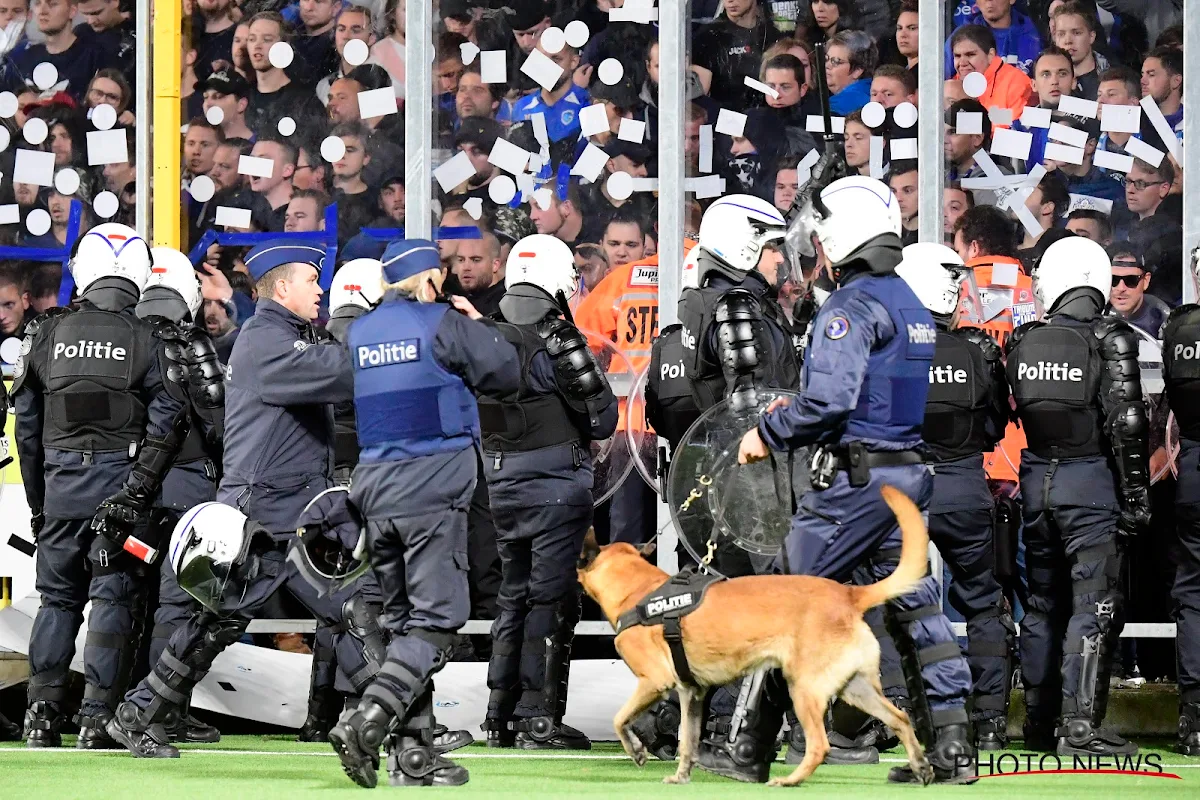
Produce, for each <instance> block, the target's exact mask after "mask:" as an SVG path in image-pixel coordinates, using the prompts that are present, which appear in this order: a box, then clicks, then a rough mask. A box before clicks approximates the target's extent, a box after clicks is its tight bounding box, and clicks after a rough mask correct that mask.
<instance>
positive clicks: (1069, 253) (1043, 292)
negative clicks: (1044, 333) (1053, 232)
mask: <svg viewBox="0 0 1200 800" xmlns="http://www.w3.org/2000/svg"><path fill="white" fill-rule="evenodd" d="M1080 287H1091V288H1093V289H1095V290H1096V291H1098V292H1099V293H1100V297H1101V298H1102V299H1103V300H1105V301H1107V299H1108V292H1109V290H1110V289H1111V288H1112V263H1111V262H1110V261H1109V258H1108V253H1107V252H1106V251H1105V249H1104V248H1103V247H1102V246H1101V245H1100V244H1098V243H1097V242H1093V241H1092V240H1091V239H1085V238H1083V237H1082V236H1068V237H1066V238H1065V239H1059V240H1058V241H1057V242H1055V243H1054V244H1052V245H1050V246H1049V247H1047V248H1046V252H1045V254H1044V255H1043V256H1042V260H1041V261H1040V262H1038V265H1037V269H1036V270H1034V273H1033V294H1034V297H1036V298H1037V301H1038V302H1039V303H1041V305H1042V308H1043V309H1044V310H1045V311H1047V312H1048V311H1050V310H1051V309H1052V308H1054V304H1055V303H1057V302H1058V300H1059V298H1060V297H1062V296H1063V295H1064V294H1066V293H1067V292H1068V291H1070V290H1071V289H1076V288H1080Z"/></svg>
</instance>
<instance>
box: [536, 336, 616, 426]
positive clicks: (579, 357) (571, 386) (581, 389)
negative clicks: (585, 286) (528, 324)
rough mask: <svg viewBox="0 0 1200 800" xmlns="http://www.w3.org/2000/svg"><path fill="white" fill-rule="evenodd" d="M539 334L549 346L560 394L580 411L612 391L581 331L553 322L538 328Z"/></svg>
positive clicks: (547, 349) (547, 347)
mask: <svg viewBox="0 0 1200 800" xmlns="http://www.w3.org/2000/svg"><path fill="white" fill-rule="evenodd" d="M537 333H538V336H540V337H541V338H542V339H543V340H544V341H545V342H546V352H547V353H548V354H549V356H550V361H551V362H552V363H553V364H554V379H555V382H556V383H557V384H558V388H559V391H561V392H562V394H563V396H564V397H565V398H566V399H567V401H568V402H569V403H571V404H572V405H573V406H575V405H576V404H579V405H580V407H579V408H578V409H577V410H583V407H585V406H586V405H587V404H588V403H590V402H592V401H595V400H597V399H598V398H600V397H602V396H603V395H604V394H605V393H606V392H609V391H610V390H609V387H608V379H607V378H605V377H604V372H603V371H602V370H601V369H600V365H599V364H597V363H596V359H595V357H594V356H593V355H592V351H591V350H590V349H588V343H587V338H586V337H585V336H584V335H583V334H582V333H580V332H579V329H578V328H576V327H575V326H574V325H572V324H570V323H568V322H564V321H562V320H550V321H549V322H545V323H542V324H540V325H538V327H537Z"/></svg>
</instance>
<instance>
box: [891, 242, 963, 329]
mask: <svg viewBox="0 0 1200 800" xmlns="http://www.w3.org/2000/svg"><path fill="white" fill-rule="evenodd" d="M966 272H967V270H966V265H965V264H964V263H963V260H962V259H961V258H960V257H959V255H958V253H955V252H954V251H953V250H951V249H950V248H949V247H947V246H946V245H944V244H934V243H933V242H919V243H917V244H910V245H909V246H908V247H905V248H904V258H903V260H902V261H901V262H900V263H899V264H898V265H897V266H896V274H897V275H899V276H900V277H901V278H903V279H904V282H905V283H907V284H908V287H909V288H910V289H912V290H913V294H915V295H916V296H917V299H918V300H920V301H921V305H923V306H925V308H927V309H929V313H930V314H933V315H934V317H944V318H946V319H949V317H950V316H951V315H952V314H953V313H954V309H955V307H957V306H958V302H959V286H960V283H961V282H962V280H963V277H964V275H965V274H966Z"/></svg>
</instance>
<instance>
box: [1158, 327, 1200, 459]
mask: <svg viewBox="0 0 1200 800" xmlns="http://www.w3.org/2000/svg"><path fill="white" fill-rule="evenodd" d="M1163 379H1164V381H1165V383H1166V390H1167V400H1168V402H1169V403H1170V405H1171V410H1172V411H1173V412H1175V419H1176V420H1177V421H1178V422H1179V433H1180V435H1181V436H1183V437H1184V438H1186V439H1191V440H1193V441H1196V440H1200V305H1194V304H1189V305H1186V306H1181V307H1180V308H1177V309H1175V311H1174V312H1173V313H1172V314H1171V318H1170V319H1169V320H1168V321H1167V326H1166V327H1165V328H1164V329H1163Z"/></svg>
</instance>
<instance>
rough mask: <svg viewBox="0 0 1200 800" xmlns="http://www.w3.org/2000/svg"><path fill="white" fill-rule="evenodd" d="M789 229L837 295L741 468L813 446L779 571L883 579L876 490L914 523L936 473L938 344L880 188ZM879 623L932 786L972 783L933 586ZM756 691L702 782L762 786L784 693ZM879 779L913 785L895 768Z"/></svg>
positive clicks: (952, 663) (719, 742) (886, 561)
mask: <svg viewBox="0 0 1200 800" xmlns="http://www.w3.org/2000/svg"><path fill="white" fill-rule="evenodd" d="M795 224H797V226H798V227H797V231H798V233H799V234H801V235H799V236H797V237H796V241H795V242H794V244H795V245H796V246H797V247H798V248H806V247H807V248H811V239H810V238H809V236H810V234H813V235H815V238H816V240H817V241H818V242H819V243H820V245H821V247H822V249H823V254H824V258H825V260H826V261H827V262H828V264H829V265H830V267H831V270H832V273H833V277H834V279H835V281H836V282H837V284H838V286H839V288H838V289H837V291H835V292H834V293H833V294H832V295H831V296H830V297H829V299H828V300H826V301H825V304H824V305H823V306H822V307H821V311H820V312H819V313H818V314H817V316H816V318H815V319H814V323H813V337H812V344H811V346H810V348H809V350H808V351H807V353H806V356H805V361H804V375H803V379H802V384H803V386H804V389H803V391H802V393H801V394H800V396H799V398H797V399H796V400H794V401H790V402H789V401H788V400H787V399H786V398H781V399H778V400H776V401H774V402H773V403H772V404H771V407H770V408H768V410H767V412H766V413H765V414H764V415H763V416H762V418H761V420H760V422H759V424H758V426H757V427H756V428H753V429H751V430H750V431H749V432H747V433H746V435H745V436H744V437H743V439H742V444H741V451H740V453H739V460H740V461H741V462H742V463H750V462H754V461H759V460H762V459H764V458H767V456H768V455H769V450H768V448H769V449H770V450H776V451H783V452H786V451H788V450H794V449H796V448H800V447H804V446H807V445H812V444H819V445H821V446H820V447H819V448H818V449H817V452H816V453H815V456H814V459H813V464H814V467H813V475H812V481H813V485H814V489H815V490H814V491H812V492H809V493H808V494H806V495H805V496H804V497H803V498H802V499H801V500H800V508H799V511H798V512H797V513H796V515H795V516H794V517H793V519H792V528H791V533H790V534H789V535H788V538H787V540H786V541H785V543H784V553H782V554H781V556H782V558H781V561H782V564H783V565H784V566H785V568H787V569H789V571H790V572H791V573H792V574H798V575H816V576H820V577H825V578H830V579H832V580H836V581H842V582H845V581H849V580H851V579H853V580H854V581H855V582H860V583H868V582H872V581H875V580H879V579H881V578H883V577H884V576H886V575H889V574H891V572H892V571H893V570H895V568H896V565H897V564H898V559H899V553H900V536H899V528H898V526H897V525H896V521H895V518H894V517H893V516H892V514H891V512H890V510H889V509H888V507H887V506H886V505H885V504H884V502H883V500H882V498H881V496H880V492H879V488H880V486H882V485H884V484H888V485H891V486H895V487H897V488H899V489H900V490H901V491H903V492H904V493H905V494H907V495H908V496H909V497H911V498H912V499H913V502H915V503H917V505H918V506H919V507H920V508H922V509H923V510H924V509H925V508H927V507H928V505H929V500H930V496H931V494H932V490H933V485H932V484H933V480H932V474H931V470H930V469H929V467H928V466H927V465H926V464H925V463H924V457H923V455H921V453H920V451H919V448H920V445H921V426H922V423H923V422H924V417H925V403H926V399H927V396H928V393H929V374H928V373H929V368H930V367H931V366H932V364H933V358H934V351H935V345H936V342H937V332H936V329H935V328H934V326H933V320H932V318H931V317H930V316H929V312H928V311H926V310H925V308H924V307H923V306H922V305H921V302H920V300H918V299H917V297H916V296H915V295H914V294H913V292H912V290H911V289H909V288H908V285H907V284H906V283H905V282H904V281H903V280H902V279H901V278H899V277H898V276H897V275H896V274H895V268H896V266H897V265H898V264H899V263H900V261H901V258H902V256H901V246H900V212H899V207H898V206H897V203H896V198H895V196H894V195H893V194H892V192H891V190H890V189H888V188H887V186H885V185H884V184H883V183H881V182H880V181H876V180H872V179H870V178H864V177H857V176H856V177H849V178H841V179H839V180H836V181H834V182H833V183H831V184H829V185H828V186H827V187H823V188H817V189H816V191H814V193H813V194H812V196H811V197H810V198H808V199H807V200H806V201H805V204H804V207H803V209H802V210H801V211H800V213H799V214H798V215H797V222H796V223H795ZM789 233H790V232H789ZM822 486H823V487H824V488H821V487H822ZM884 618H885V621H886V623H887V627H888V632H889V633H890V634H891V636H892V638H893V639H894V640H895V642H896V646H897V649H898V650H899V651H900V657H901V666H902V668H903V670H904V676H905V683H906V685H907V687H908V691H909V697H910V699H911V702H912V704H913V714H912V716H913V718H914V723H915V727H916V729H917V732H918V735H919V736H920V738H921V739H922V743H923V744H924V746H925V748H926V752H927V754H928V756H929V761H930V763H931V764H932V765H933V767H934V772H935V776H936V777H935V779H936V780H938V781H942V782H959V781H962V780H966V779H968V777H969V776H973V770H971V769H970V768H969V767H968V766H966V764H965V761H964V758H967V757H969V756H970V755H971V754H972V748H971V745H970V742H969V740H968V736H967V714H966V710H965V708H964V704H965V701H966V696H967V694H968V693H969V692H970V688H971V673H970V670H969V668H968V667H967V663H966V660H965V659H964V658H963V657H962V654H961V653H960V651H959V649H958V645H957V644H956V643H955V641H954V633H953V630H952V628H951V626H950V623H949V621H948V620H947V619H946V617H945V615H944V614H942V612H941V609H940V604H939V601H938V587H937V583H936V581H934V579H933V577H932V576H928V575H927V576H926V577H925V578H924V580H922V582H921V583H920V585H919V586H918V588H917V589H916V590H914V591H913V592H912V593H910V594H908V595H906V596H904V597H902V598H897V599H896V600H894V601H891V602H890V603H888V605H887V607H886V608H885V611H884ZM772 678H774V675H773V676H772ZM761 686H763V687H764V690H763V691H761V692H759V693H754V692H751V694H750V696H749V697H748V698H747V702H746V704H745V718H746V720H747V723H746V724H745V725H744V726H743V727H742V729H741V730H740V731H739V732H738V734H737V736H736V737H732V741H731V740H730V738H729V737H717V738H715V739H709V740H706V741H705V742H704V743H703V744H702V745H701V750H700V758H699V764H700V766H701V767H702V768H703V769H706V770H708V771H710V772H715V773H716V774H719V775H725V776H728V777H732V778H735V779H738V780H746V781H759V782H761V781H765V780H766V779H767V776H768V773H769V767H770V762H771V761H772V760H773V759H774V754H775V734H776V732H777V731H778V730H779V725H780V716H781V715H782V709H783V705H784V704H785V703H786V697H787V691H786V688H785V687H782V686H779V685H778V684H777V683H776V681H775V680H773V679H768V680H764V681H762V682H761ZM823 744H824V743H823ZM888 779H889V780H892V781H900V782H907V781H913V780H915V777H914V775H913V773H912V771H911V770H909V769H908V768H906V767H905V768H895V769H893V770H892V771H891V772H890V773H889V775H888Z"/></svg>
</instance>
